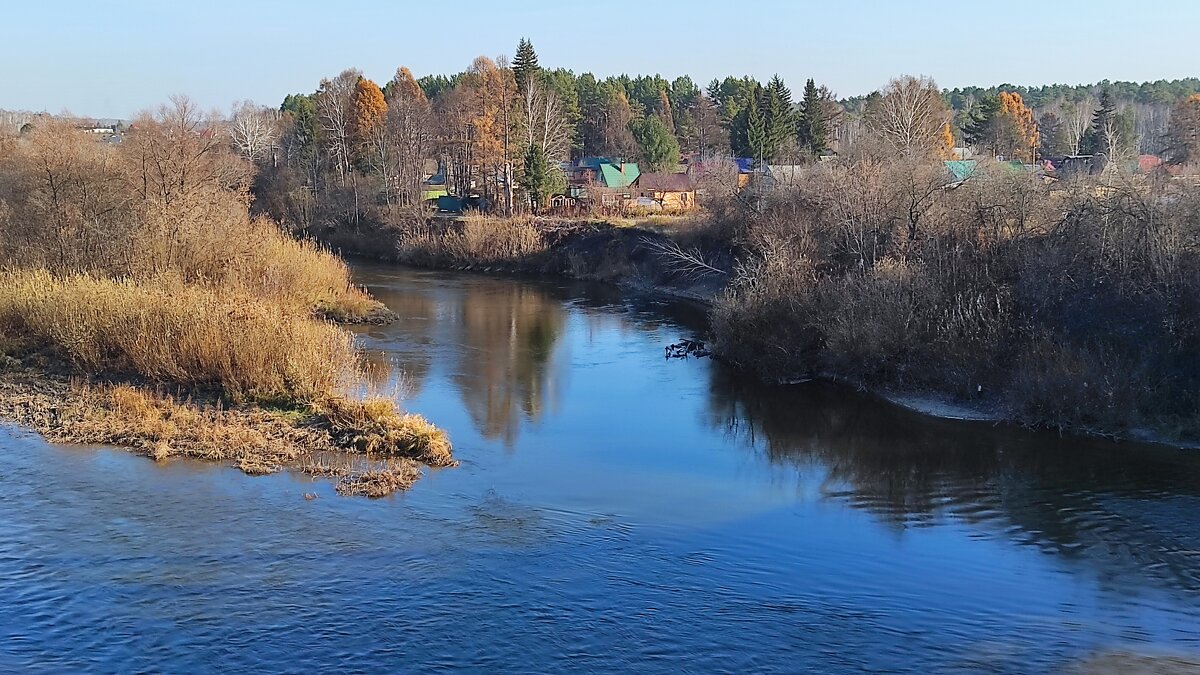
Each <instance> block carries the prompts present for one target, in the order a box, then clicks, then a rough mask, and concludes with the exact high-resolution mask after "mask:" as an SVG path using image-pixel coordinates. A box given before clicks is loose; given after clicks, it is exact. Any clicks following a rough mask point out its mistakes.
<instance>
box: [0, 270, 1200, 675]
mask: <svg viewBox="0 0 1200 675" xmlns="http://www.w3.org/2000/svg"><path fill="white" fill-rule="evenodd" d="M359 275H360V278H361V280H362V281H363V282H364V283H367V284H368V285H370V286H371V288H372V290H373V291H375V292H376V294H377V295H379V296H380V297H381V299H383V300H384V301H385V302H387V303H388V304H389V306H390V307H392V308H393V309H394V310H396V311H397V312H398V313H399V314H400V317H401V319H400V321H399V322H397V323H396V324H393V325H390V326H383V327H369V328H364V329H363V330H362V338H363V343H364V345H365V346H366V347H367V348H368V349H370V350H372V359H373V361H374V362H375V363H376V364H377V365H379V366H380V367H379V368H378V369H377V373H378V374H377V377H378V380H379V381H378V382H377V383H376V384H377V385H378V386H379V387H382V388H384V389H392V388H395V389H397V390H399V391H402V392H404V393H405V394H406V395H407V397H408V401H407V405H408V407H409V408H410V409H412V410H414V411H417V412H420V413H423V414H425V415H427V416H428V417H430V418H431V419H433V420H434V421H436V422H437V423H438V424H440V425H442V426H444V427H445V428H447V429H448V430H449V431H450V432H451V434H452V437H453V440H454V441H455V448H456V453H457V455H458V457H459V458H460V459H461V460H462V462H463V464H462V466H461V467H459V468H457V469H447V470H431V471H427V474H428V475H427V476H426V477H425V478H423V479H422V480H421V481H420V482H419V483H418V484H417V485H416V487H415V488H413V490H412V491H410V492H409V493H407V494H404V495H399V496H396V497H393V498H388V499H383V500H377V501H371V500H365V499H354V498H341V497H338V496H336V495H335V494H334V493H333V490H332V487H331V486H330V485H329V484H328V483H324V482H320V481H318V482H312V481H310V480H309V479H308V478H306V477H302V476H297V475H291V474H280V475H274V476H266V477H258V478H252V477H248V476H245V475H243V474H241V473H239V472H237V471H236V470H233V469H231V468H225V467H218V466H214V465H208V464H201V463H195V462H188V461H173V462H169V463H165V464H155V463H154V462H151V461H149V460H147V459H144V458H141V457H137V456H133V455H130V454H127V453H125V452H122V451H116V450H109V449H102V448H76V447H62V446H50V445H47V444H46V443H44V442H43V441H41V440H40V439H39V438H37V437H36V436H33V435H31V434H29V433H27V432H23V431H20V430H16V429H12V428H4V429H0V670H3V671H44V672H72V671H80V670H100V671H145V670H152V671H162V670H165V671H173V672H201V671H243V670H257V671H282V672H301V671H314V670H345V671H363V670H382V669H387V670H400V671H422V672H423V671H430V670H443V669H452V668H462V669H471V670H476V671H487V672H495V671H521V672H530V671H628V670H638V671H672V672H677V671H692V672H715V671H740V672H746V671H752V672H772V671H773V672H797V671H819V672H847V671H849V672H855V671H862V670H872V671H879V670H884V671H890V672H897V671H910V672H974V671H978V670H988V671H991V672H998V671H999V672H1022V673H1028V672H1046V671H1055V670H1059V669H1062V668H1065V667H1069V666H1071V664H1073V663H1076V662H1078V661H1079V660H1081V659H1084V658H1086V657H1088V656H1089V655H1093V654H1096V653H1109V652H1133V653H1138V654H1152V655H1176V656H1179V657H1181V658H1184V659H1194V658H1195V656H1196V655H1197V654H1198V653H1200V456H1197V455H1196V454H1194V453H1187V452H1181V451H1174V450H1169V449H1163V448H1148V447H1139V446H1132V445H1120V444H1113V443H1108V442H1102V441H1080V440H1075V439H1062V438H1059V437H1057V436H1054V435H1049V434H1033V433H1026V432H1022V431H1017V430H1012V429H1006V428H1001V427H994V426H992V425H987V424H977V423H958V422H950V421H943V420H934V419H930V418H925V417H921V416H918V415H914V414H910V413H907V412H905V411H902V410H898V409H896V408H894V407H892V406H890V405H887V404H884V403H881V402H879V401H877V400H874V399H872V398H868V397H863V396H859V395H856V394H853V393H851V392H847V391H846V390H844V389H840V388H834V387H829V386H824V385H801V386H792V387H773V386H764V385H760V384H756V383H754V382H751V381H748V380H746V379H744V378H741V377H739V376H737V375H736V374H734V373H731V372H729V371H727V370H725V369H723V368H721V367H720V366H719V365H718V364H714V363H712V362H709V361H707V360H704V361H696V360H689V361H666V360H665V359H664V358H663V347H664V346H665V345H666V344H668V343H671V342H674V341H676V340H678V339H679V338H681V337H690V336H693V335H695V334H696V332H697V331H698V329H699V328H700V327H702V317H701V315H700V314H699V313H698V312H695V311H691V310H688V309H686V308H681V307H677V306H671V305H666V304H655V303H648V302H638V301H632V300H629V299H627V298H625V297H623V296H622V295H621V294H620V293H617V292H616V291H613V290H609V289H596V288H592V287H580V286H572V285H567V284H547V283H533V282H523V281H514V280H505V279H491V278H485V277H478V276H462V275H459V276H456V275H449V274H437V273H428V272H416V271H410V270H399V269H389V268H386V267H383V266H376V265H363V266H361V267H360V269H359ZM397 383H401V384H400V385H397ZM306 492H308V493H316V494H317V495H318V496H319V498H318V499H315V500H312V501H307V500H305V499H304V493H306Z"/></svg>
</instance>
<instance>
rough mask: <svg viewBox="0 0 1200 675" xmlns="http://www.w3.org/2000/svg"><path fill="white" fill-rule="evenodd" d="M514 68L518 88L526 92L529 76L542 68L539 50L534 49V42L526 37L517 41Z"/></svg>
mask: <svg viewBox="0 0 1200 675" xmlns="http://www.w3.org/2000/svg"><path fill="white" fill-rule="evenodd" d="M512 70H513V76H514V77H515V78H516V80H517V88H518V89H519V90H520V91H521V92H522V93H524V92H525V87H526V84H527V83H528V82H529V78H531V77H533V76H535V75H536V74H537V73H539V72H541V70H542V68H541V66H539V65H538V57H537V52H535V51H534V50H533V43H532V42H530V41H529V40H528V39H526V38H521V41H520V42H518V43H517V55H516V56H514V57H513V62H512Z"/></svg>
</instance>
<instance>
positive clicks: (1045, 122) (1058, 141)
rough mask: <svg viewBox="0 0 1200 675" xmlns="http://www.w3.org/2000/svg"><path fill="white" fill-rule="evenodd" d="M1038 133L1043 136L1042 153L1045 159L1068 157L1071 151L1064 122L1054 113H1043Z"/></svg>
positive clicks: (1039, 121) (1039, 120)
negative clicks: (1060, 156)
mask: <svg viewBox="0 0 1200 675" xmlns="http://www.w3.org/2000/svg"><path fill="white" fill-rule="evenodd" d="M1038 133H1040V134H1041V144H1042V145H1041V150H1040V153H1039V154H1041V155H1042V156H1045V157H1057V156H1059V155H1066V154H1068V153H1069V152H1070V151H1071V148H1070V146H1069V145H1068V144H1067V130H1066V129H1065V128H1064V127H1063V123H1062V120H1061V119H1059V117H1058V115H1055V114H1054V113H1052V112H1045V113H1042V116H1041V117H1039V118H1038Z"/></svg>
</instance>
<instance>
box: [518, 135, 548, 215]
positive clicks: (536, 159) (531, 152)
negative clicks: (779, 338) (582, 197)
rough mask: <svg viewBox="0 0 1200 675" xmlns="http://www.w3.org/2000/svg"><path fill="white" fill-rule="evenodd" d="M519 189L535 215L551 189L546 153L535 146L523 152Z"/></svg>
mask: <svg viewBox="0 0 1200 675" xmlns="http://www.w3.org/2000/svg"><path fill="white" fill-rule="evenodd" d="M521 187H522V188H523V189H524V190H525V194H526V196H528V198H529V204H530V206H531V207H532V208H533V211H534V213H537V212H538V211H539V210H541V208H542V207H543V206H544V205H545V201H546V197H547V196H548V195H549V194H550V192H551V190H552V189H553V178H552V176H551V167H550V162H549V161H547V160H546V153H545V152H543V151H542V148H541V146H539V145H537V144H533V145H530V146H529V147H528V148H527V149H526V150H525V171H524V172H523V173H522V175H521Z"/></svg>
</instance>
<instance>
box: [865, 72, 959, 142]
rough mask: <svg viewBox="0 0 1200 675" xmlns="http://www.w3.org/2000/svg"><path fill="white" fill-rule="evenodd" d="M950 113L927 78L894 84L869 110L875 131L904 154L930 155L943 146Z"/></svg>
mask: <svg viewBox="0 0 1200 675" xmlns="http://www.w3.org/2000/svg"><path fill="white" fill-rule="evenodd" d="M949 119H950V111H949V108H948V107H947V106H946V103H945V101H943V100H942V94H941V92H940V91H939V90H938V88H937V84H936V83H934V81H933V80H932V79H930V78H927V77H921V78H917V77H913V76H911V75H905V76H903V77H900V78H897V79H894V80H892V81H891V82H889V83H888V86H887V87H886V88H885V89H884V90H883V95H882V97H880V99H879V101H878V104H877V105H875V106H872V109H871V110H869V115H868V118H867V123H868V125H869V126H870V128H871V130H872V131H874V132H875V133H876V134H878V135H879V137H880V138H881V139H882V140H883V141H884V142H886V143H887V144H888V145H890V146H891V147H892V148H893V149H895V151H896V152H898V153H901V154H906V155H907V154H927V153H930V152H933V151H934V150H936V149H937V148H938V147H939V145H940V139H941V132H942V126H943V125H944V124H945V123H946V122H948V121H949Z"/></svg>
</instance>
